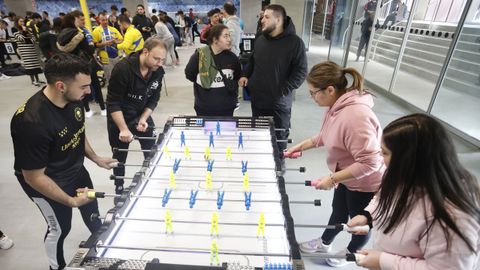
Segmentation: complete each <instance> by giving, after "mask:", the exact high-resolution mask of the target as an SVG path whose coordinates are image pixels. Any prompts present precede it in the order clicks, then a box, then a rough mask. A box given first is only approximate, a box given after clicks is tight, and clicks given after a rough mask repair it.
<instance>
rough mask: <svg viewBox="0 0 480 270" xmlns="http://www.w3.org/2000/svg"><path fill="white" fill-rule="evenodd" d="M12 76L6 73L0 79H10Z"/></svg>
mask: <svg viewBox="0 0 480 270" xmlns="http://www.w3.org/2000/svg"><path fill="white" fill-rule="evenodd" d="M11 78H12V77H10V76H7V75H5V74H2V76H0V81H3V80H8V79H11Z"/></svg>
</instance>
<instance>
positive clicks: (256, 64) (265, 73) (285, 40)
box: [243, 16, 307, 109]
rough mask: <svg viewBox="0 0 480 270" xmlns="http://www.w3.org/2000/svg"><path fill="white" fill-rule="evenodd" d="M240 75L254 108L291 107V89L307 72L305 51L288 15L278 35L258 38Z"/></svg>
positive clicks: (295, 86)
mask: <svg viewBox="0 0 480 270" xmlns="http://www.w3.org/2000/svg"><path fill="white" fill-rule="evenodd" d="M243 76H244V77H248V90H249V92H250V95H251V97H252V103H253V104H254V105H255V106H256V107H257V108H262V109H273V108H276V107H281V108H291V107H292V101H293V95H292V92H293V90H295V89H297V88H298V87H300V85H301V84H302V83H303V81H304V80H305V77H306V76H307V55H306V53H305V45H304V44H303V41H302V40H301V39H300V38H299V37H298V36H297V35H296V34H295V26H294V25H293V22H292V20H291V19H290V17H288V16H287V18H286V20H285V23H284V31H283V32H282V33H281V34H280V35H278V36H276V37H273V38H272V37H270V36H268V35H265V34H262V35H261V36H259V37H258V38H257V40H256V41H255V47H254V51H253V54H252V56H251V57H250V60H249V63H248V65H247V68H246V69H245V71H244V72H243Z"/></svg>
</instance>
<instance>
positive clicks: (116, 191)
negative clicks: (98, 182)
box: [115, 185, 123, 195]
mask: <svg viewBox="0 0 480 270" xmlns="http://www.w3.org/2000/svg"><path fill="white" fill-rule="evenodd" d="M122 192H123V185H118V186H115V194H117V195H120V194H122Z"/></svg>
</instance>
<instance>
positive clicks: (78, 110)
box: [74, 107, 83, 122]
mask: <svg viewBox="0 0 480 270" xmlns="http://www.w3.org/2000/svg"><path fill="white" fill-rule="evenodd" d="M74 114H75V119H77V121H78V122H81V121H82V120H83V110H82V109H81V108H80V107H76V108H75V110H74Z"/></svg>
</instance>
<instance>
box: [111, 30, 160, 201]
mask: <svg viewBox="0 0 480 270" xmlns="http://www.w3.org/2000/svg"><path fill="white" fill-rule="evenodd" d="M166 54H167V48H166V46H165V43H163V42H162V40H160V39H159V38H156V37H151V38H149V39H148V40H147V41H145V45H144V47H143V49H142V50H141V51H138V52H134V53H132V54H130V55H129V56H127V57H126V58H124V59H122V60H121V61H120V62H118V64H117V65H116V66H115V67H114V68H113V71H112V76H111V77H110V81H109V84H108V94H107V111H108V117H107V128H108V139H109V141H110V146H111V147H112V149H113V148H122V149H123V148H128V146H129V144H130V142H131V141H132V140H133V138H134V134H135V135H137V136H140V137H152V136H153V128H154V126H155V124H154V122H153V119H152V117H151V114H152V112H153V110H154V109H155V107H156V106H157V103H158V100H159V99H160V90H161V88H162V79H163V75H164V74H165V71H164V70H163V67H162V64H163V63H164V61H165V57H166ZM154 143H155V141H153V140H140V146H141V148H142V149H150V148H152V146H153V144H154ZM113 156H114V158H116V159H117V160H118V161H119V162H125V161H126V160H127V152H119V151H114V152H113ZM144 156H145V158H146V157H147V156H148V153H144ZM113 173H114V175H115V176H120V177H121V176H124V175H125V168H124V167H117V168H115V169H114V170H113ZM115 186H116V187H115V191H116V192H117V194H119V193H121V192H122V191H123V179H117V180H115Z"/></svg>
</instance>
